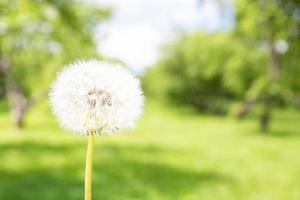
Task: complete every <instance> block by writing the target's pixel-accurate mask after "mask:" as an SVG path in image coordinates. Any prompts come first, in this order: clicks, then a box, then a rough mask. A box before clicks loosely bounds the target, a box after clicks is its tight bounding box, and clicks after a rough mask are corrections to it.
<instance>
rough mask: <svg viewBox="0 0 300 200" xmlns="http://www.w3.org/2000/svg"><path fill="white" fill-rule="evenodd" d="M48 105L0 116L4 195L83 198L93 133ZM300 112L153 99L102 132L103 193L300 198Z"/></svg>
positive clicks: (24, 199) (203, 199) (158, 198)
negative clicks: (79, 130) (216, 108)
mask: <svg viewBox="0 0 300 200" xmlns="http://www.w3.org/2000/svg"><path fill="white" fill-rule="evenodd" d="M48 113H49V109H48V108H47V107H45V106H42V107H37V108H36V109H34V110H32V111H31V112H30V113H29V116H28V117H27V119H26V127H25V129H24V130H22V131H19V130H15V129H13V128H11V126H10V123H9V118H8V114H7V113H5V112H2V113H1V114H0V199H1V200H34V199H43V200H58V199H61V200H76V199H78V200H79V199H83V184H84V182H83V181H84V166H85V151H86V138H84V137H82V136H79V135H74V134H71V133H68V132H66V131H64V130H62V129H61V128H59V127H58V125H57V123H56V121H55V120H54V118H53V117H52V116H51V115H50V114H48ZM299 122H300V113H299V112H296V111H295V110H292V109H289V110H277V111H276V112H275V114H274V120H273V122H272V127H271V131H270V133H268V134H262V133H260V132H259V131H258V128H257V119H256V118H255V116H252V117H250V118H248V119H246V120H244V121H237V120H236V119H235V118H234V117H232V116H228V117H216V116H211V115H203V114H197V113H196V112H194V111H193V110H191V109H188V108H179V107H177V106H176V105H162V104H161V103H157V102H153V101H151V102H148V103H147V106H146V110H145V112H144V114H143V116H142V118H141V119H140V120H139V123H138V126H137V127H136V128H135V129H133V130H130V131H127V132H124V133H122V134H118V135H103V136H99V137H97V138H96V143H95V156H94V172H93V173H94V176H93V184H94V185H93V199H95V200H98V199H99V200H134V199H136V200H137V199H143V200H211V199H215V200H225V199H230V200H235V199H237V200H240V199H243V200H256V199H257V200H298V199H300V167H299V166H300V156H299V153H300V131H299V130H300V124H299Z"/></svg>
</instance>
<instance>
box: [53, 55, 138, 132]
mask: <svg viewBox="0 0 300 200" xmlns="http://www.w3.org/2000/svg"><path fill="white" fill-rule="evenodd" d="M50 102H51V105H52V110H53V113H54V114H55V115H56V116H57V118H58V121H59V123H60V125H61V126H62V127H64V128H65V129H68V130H71V131H73V132H77V133H80V134H82V135H88V134H92V133H97V134H101V133H103V132H107V133H111V132H115V131H117V130H118V129H122V128H128V127H132V126H133V125H134V124H135V121H136V120H137V118H138V117H139V115H140V114H141V112H142V107H143V103H144V96H143V94H142V90H141V87H140V82H139V80H138V79H136V78H135V77H134V76H133V75H132V74H131V73H130V72H129V71H128V70H126V69H125V68H124V67H123V66H121V65H115V64H111V63H107V62H102V61H97V60H87V61H76V62H74V63H72V64H70V65H68V66H66V67H65V69H64V70H62V71H61V72H60V73H59V74H58V76H57V79H56V80H55V81H54V83H53V85H52V87H51V91H50Z"/></svg>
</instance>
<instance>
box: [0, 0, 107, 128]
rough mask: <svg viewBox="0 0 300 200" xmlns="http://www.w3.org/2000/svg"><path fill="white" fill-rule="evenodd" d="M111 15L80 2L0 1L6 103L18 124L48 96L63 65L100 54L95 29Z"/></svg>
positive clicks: (1, 96)
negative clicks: (52, 83)
mask: <svg viewBox="0 0 300 200" xmlns="http://www.w3.org/2000/svg"><path fill="white" fill-rule="evenodd" d="M109 13H110V10H109V9H105V8H99V7H97V6H93V5H89V4H87V3H84V1H76V0H9V1H8V0H0V101H1V100H2V101H6V102H7V104H8V105H9V110H10V112H11V116H12V119H13V122H14V124H15V125H16V126H18V127H22V125H23V119H24V116H25V113H26V111H27V110H28V108H30V106H32V105H34V104H35V102H36V101H37V100H38V99H39V98H42V97H45V96H46V95H47V94H48V86H49V82H50V81H51V80H52V79H53V76H54V74H55V72H56V71H57V69H58V67H59V66H62V65H63V64H65V63H67V62H69V61H71V60H73V59H77V58H84V57H99V54H98V53H96V49H95V45H94V42H93V31H94V28H95V26H96V25H97V24H98V23H99V21H101V20H105V19H106V18H107V17H108V15H109ZM66 87H68V86H66Z"/></svg>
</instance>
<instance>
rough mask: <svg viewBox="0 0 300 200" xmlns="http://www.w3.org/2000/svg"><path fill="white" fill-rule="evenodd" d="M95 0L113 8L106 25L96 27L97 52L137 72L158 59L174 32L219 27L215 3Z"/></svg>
mask: <svg viewBox="0 0 300 200" xmlns="http://www.w3.org/2000/svg"><path fill="white" fill-rule="evenodd" d="M96 1H97V3H98V4H100V5H105V6H112V7H113V8H114V13H113V16H112V18H111V19H110V20H109V22H107V23H106V24H102V25H100V26H99V34H100V39H99V44H98V48H99V51H101V53H103V54H104V55H107V56H109V57H115V58H118V59H120V60H122V61H123V62H125V63H126V64H127V65H128V66H129V67H131V68H132V69H134V70H136V71H142V70H143V69H144V68H145V67H148V66H150V65H152V64H153V63H154V62H155V61H156V60H157V58H158V52H159V46H160V44H161V43H163V42H166V41H167V40H168V38H170V37H171V36H172V32H173V31H174V29H184V30H192V29H195V28H199V27H203V28H206V29H208V30H214V29H216V28H219V27H220V26H221V25H222V24H221V23H222V22H221V19H220V13H219V12H218V9H217V6H216V3H215V2H214V1H206V3H204V4H203V5H202V6H201V7H200V3H199V2H200V1H199V0H126V1H124V0H96ZM98 36H99V35H98ZM97 38H99V37H97Z"/></svg>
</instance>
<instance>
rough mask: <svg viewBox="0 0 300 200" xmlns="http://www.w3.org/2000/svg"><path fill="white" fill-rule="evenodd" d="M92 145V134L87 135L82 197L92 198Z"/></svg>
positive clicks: (88, 199) (89, 199)
mask: <svg viewBox="0 0 300 200" xmlns="http://www.w3.org/2000/svg"><path fill="white" fill-rule="evenodd" d="M93 146H94V135H93V133H90V134H89V135H88V144H87V151H86V165H85V182H84V199H85V200H91V199H92V167H93Z"/></svg>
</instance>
